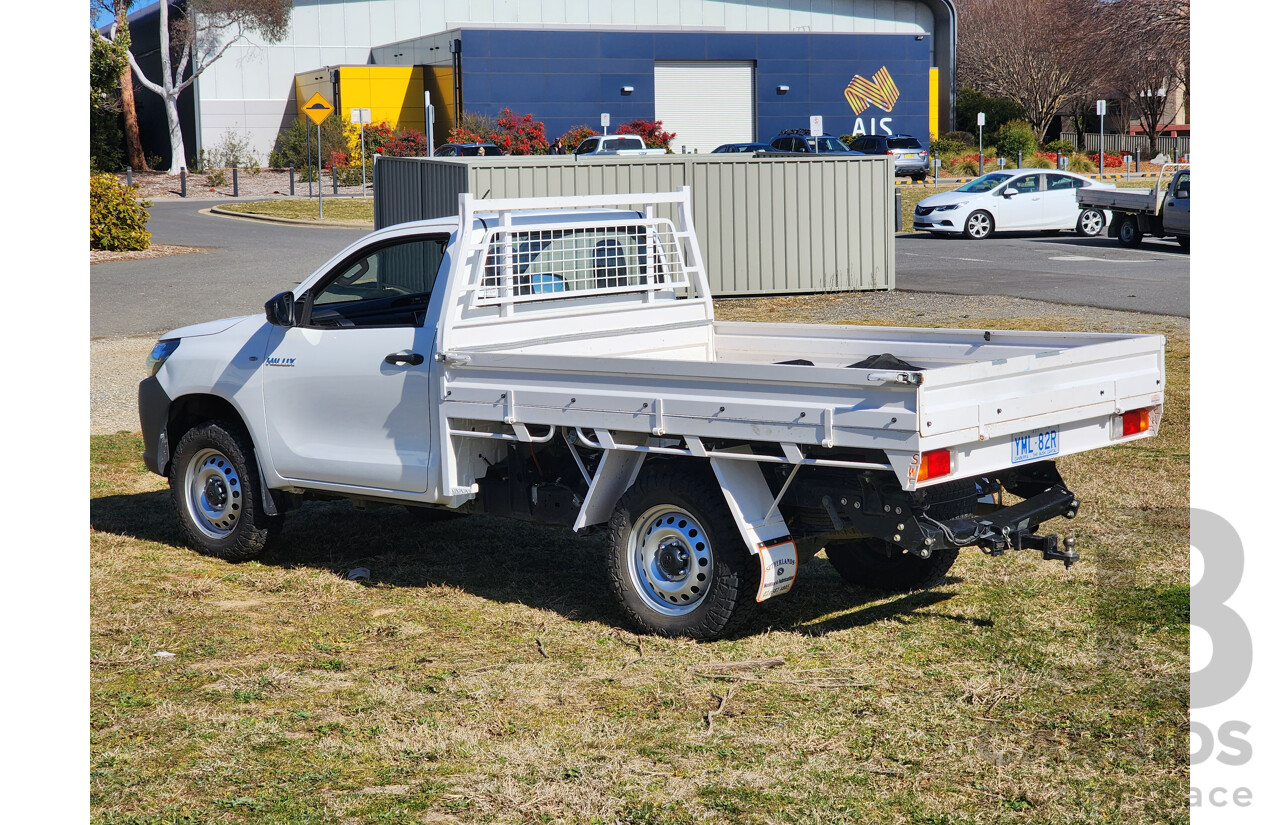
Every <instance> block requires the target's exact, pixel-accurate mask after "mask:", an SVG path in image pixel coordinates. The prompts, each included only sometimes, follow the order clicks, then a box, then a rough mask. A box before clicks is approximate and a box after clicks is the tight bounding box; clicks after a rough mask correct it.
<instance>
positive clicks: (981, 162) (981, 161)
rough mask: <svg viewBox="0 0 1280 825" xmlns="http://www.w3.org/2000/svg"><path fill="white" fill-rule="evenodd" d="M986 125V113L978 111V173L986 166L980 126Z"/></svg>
mask: <svg viewBox="0 0 1280 825" xmlns="http://www.w3.org/2000/svg"><path fill="white" fill-rule="evenodd" d="M986 125H987V113H986V112H978V174H979V175H982V173H983V170H984V169H986V168H987V157H986V155H984V154H983V152H982V127H983V126H986Z"/></svg>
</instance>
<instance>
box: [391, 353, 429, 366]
mask: <svg viewBox="0 0 1280 825" xmlns="http://www.w3.org/2000/svg"><path fill="white" fill-rule="evenodd" d="M382 360H383V361H386V362H387V363H388V364H408V365H409V366H411V367H416V366H418V365H419V364H421V363H422V362H423V361H425V360H426V359H425V358H423V357H422V356H421V355H419V354H418V353H416V352H393V353H391V354H390V355H388V356H387V357H386V358H383V359H382Z"/></svg>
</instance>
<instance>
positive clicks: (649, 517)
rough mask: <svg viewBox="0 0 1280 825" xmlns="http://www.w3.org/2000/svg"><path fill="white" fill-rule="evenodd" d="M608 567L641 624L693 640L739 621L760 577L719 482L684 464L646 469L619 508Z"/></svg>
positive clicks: (621, 597) (713, 634) (628, 611)
mask: <svg viewBox="0 0 1280 825" xmlns="http://www.w3.org/2000/svg"><path fill="white" fill-rule="evenodd" d="M608 573H609V582H610V585H611V586H612V588H613V591H614V595H615V596H617V598H618V602H619V603H620V604H621V606H622V609H623V612H625V613H626V615H627V618H628V619H629V620H630V621H631V622H632V623H633V624H634V625H635V626H636V627H637V628H639V629H641V630H642V631H644V632H647V633H657V634H660V635H663V636H687V637H689V638H692V639H714V638H717V637H718V636H720V635H721V634H723V633H724V632H725V630H726V629H727V628H728V627H729V626H730V624H731V623H736V622H737V621H739V620H741V619H742V618H743V617H744V616H745V614H746V613H747V608H748V607H749V605H751V604H754V601H753V599H754V596H755V590H756V588H757V587H758V585H759V581H760V569H759V564H758V562H757V561H756V560H755V559H754V558H752V557H751V555H750V554H749V553H748V552H747V548H746V546H745V545H744V544H743V541H742V535H741V534H740V533H739V532H738V528H737V525H736V524H735V523H734V520H733V516H732V515H730V513H729V508H728V506H727V505H726V504H725V501H724V494H723V493H722V492H721V491H720V488H719V487H718V486H717V485H715V484H712V483H711V482H710V481H709V480H708V479H707V478H705V477H703V476H701V475H698V474H696V471H695V469H694V468H690V467H679V466H674V467H670V468H663V469H659V470H655V471H654V472H652V473H649V474H647V475H644V476H641V478H640V479H639V480H638V481H636V483H635V484H634V485H632V487H631V489H630V490H628V491H627V492H626V494H625V495H623V496H622V499H621V500H620V501H619V502H618V506H617V507H616V508H614V511H613V517H612V518H610V519H609V559H608Z"/></svg>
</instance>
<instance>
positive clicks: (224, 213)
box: [200, 206, 373, 230]
mask: <svg viewBox="0 0 1280 825" xmlns="http://www.w3.org/2000/svg"><path fill="white" fill-rule="evenodd" d="M200 214H201V215H216V216H217V217H220V218H233V219H239V220H244V221H263V222H265V223H283V224H290V225H293V226H316V227H326V226H327V227H334V228H341V229H363V228H365V227H368V228H369V229H370V230H372V229H373V222H372V221H309V220H304V219H302V218H281V217H277V216H275V215H257V214H254V213H252V212H236V211H233V210H231V209H223V208H222V207H221V206H211V207H209V208H208V209H201V210H200Z"/></svg>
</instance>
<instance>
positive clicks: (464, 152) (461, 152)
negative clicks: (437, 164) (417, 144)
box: [436, 143, 506, 158]
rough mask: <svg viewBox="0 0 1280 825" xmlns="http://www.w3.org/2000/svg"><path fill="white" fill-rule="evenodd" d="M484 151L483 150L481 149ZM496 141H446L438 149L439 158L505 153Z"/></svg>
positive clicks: (437, 155)
mask: <svg viewBox="0 0 1280 825" xmlns="http://www.w3.org/2000/svg"><path fill="white" fill-rule="evenodd" d="M481 149H483V150H484V151H483V152H481V151H480V150H481ZM504 154H506V153H505V152H503V151H502V150H501V149H499V148H498V146H497V144H495V143H446V144H445V145H444V146H441V147H440V148H439V149H437V150H436V157H438V158H457V157H463V156H467V157H471V156H473V155H504Z"/></svg>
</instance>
